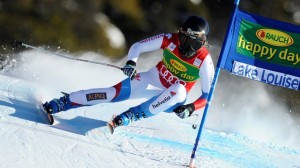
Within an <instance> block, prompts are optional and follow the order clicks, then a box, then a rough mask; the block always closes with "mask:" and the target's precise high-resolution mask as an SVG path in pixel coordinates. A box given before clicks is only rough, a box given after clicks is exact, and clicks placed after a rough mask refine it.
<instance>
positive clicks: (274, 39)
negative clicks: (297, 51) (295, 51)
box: [256, 29, 294, 47]
mask: <svg viewBox="0 0 300 168" xmlns="http://www.w3.org/2000/svg"><path fill="white" fill-rule="evenodd" d="M256 37H257V38H259V39H260V40H261V41H263V42H265V43H267V44H270V45H272V46H278V47H287V46H290V45H292V44H293V43H294V40H293V38H292V37H291V36H290V35H288V34H286V33H284V32H282V31H279V30H274V29H259V30H257V31H256Z"/></svg>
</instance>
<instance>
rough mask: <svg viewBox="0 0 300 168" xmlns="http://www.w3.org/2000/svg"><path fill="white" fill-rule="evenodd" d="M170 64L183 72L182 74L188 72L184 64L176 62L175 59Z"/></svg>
mask: <svg viewBox="0 0 300 168" xmlns="http://www.w3.org/2000/svg"><path fill="white" fill-rule="evenodd" d="M170 63H171V65H172V66H173V67H174V68H175V69H177V70H178V71H181V72H186V71H187V69H186V67H185V66H184V65H183V64H181V63H180V62H178V61H176V60H175V59H170Z"/></svg>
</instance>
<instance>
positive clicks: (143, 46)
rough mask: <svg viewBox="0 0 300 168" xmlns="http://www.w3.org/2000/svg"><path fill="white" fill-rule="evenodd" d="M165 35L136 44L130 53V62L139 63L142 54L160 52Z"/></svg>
mask: <svg viewBox="0 0 300 168" xmlns="http://www.w3.org/2000/svg"><path fill="white" fill-rule="evenodd" d="M163 39H164V34H159V35H156V36H153V37H150V38H147V39H144V40H141V41H139V42H136V43H134V44H133V45H132V46H131V47H130V49H129V51H128V60H132V61H134V62H137V59H138V57H139V55H140V54H141V53H145V52H149V51H154V50H158V49H160V48H161V45H162V42H163Z"/></svg>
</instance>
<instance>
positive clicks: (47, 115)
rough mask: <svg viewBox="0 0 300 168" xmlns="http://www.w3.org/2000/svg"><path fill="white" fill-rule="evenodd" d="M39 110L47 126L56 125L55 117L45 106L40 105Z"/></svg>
mask: <svg viewBox="0 0 300 168" xmlns="http://www.w3.org/2000/svg"><path fill="white" fill-rule="evenodd" d="M38 110H39V111H40V114H41V115H42V116H43V118H44V119H45V120H46V122H47V124H49V125H52V124H53V123H54V118H53V116H52V115H51V114H50V113H48V112H47V111H46V110H45V108H44V106H43V104H40V105H39V107H38Z"/></svg>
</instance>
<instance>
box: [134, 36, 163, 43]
mask: <svg viewBox="0 0 300 168" xmlns="http://www.w3.org/2000/svg"><path fill="white" fill-rule="evenodd" d="M163 36H164V35H163V34H159V35H156V36H153V37H149V38H147V39H144V40H142V41H140V42H139V43H146V42H149V41H153V40H156V39H159V38H161V37H163Z"/></svg>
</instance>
